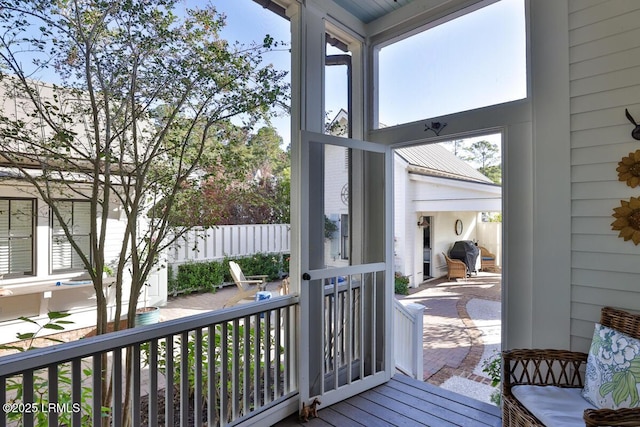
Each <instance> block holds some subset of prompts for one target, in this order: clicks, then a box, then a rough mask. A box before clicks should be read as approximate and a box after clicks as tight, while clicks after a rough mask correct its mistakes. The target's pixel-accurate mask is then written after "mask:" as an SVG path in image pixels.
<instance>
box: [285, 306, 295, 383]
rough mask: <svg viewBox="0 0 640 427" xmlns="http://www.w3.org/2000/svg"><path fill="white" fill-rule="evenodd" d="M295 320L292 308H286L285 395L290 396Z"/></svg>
mask: <svg viewBox="0 0 640 427" xmlns="http://www.w3.org/2000/svg"><path fill="white" fill-rule="evenodd" d="M292 318H295V316H291V309H290V307H285V309H284V324H283V330H284V394H288V393H289V392H290V391H291V388H292V384H291V378H292V375H293V372H292V371H291V364H292V361H293V358H292V357H291V356H292V351H293V348H292V347H291V319H292Z"/></svg>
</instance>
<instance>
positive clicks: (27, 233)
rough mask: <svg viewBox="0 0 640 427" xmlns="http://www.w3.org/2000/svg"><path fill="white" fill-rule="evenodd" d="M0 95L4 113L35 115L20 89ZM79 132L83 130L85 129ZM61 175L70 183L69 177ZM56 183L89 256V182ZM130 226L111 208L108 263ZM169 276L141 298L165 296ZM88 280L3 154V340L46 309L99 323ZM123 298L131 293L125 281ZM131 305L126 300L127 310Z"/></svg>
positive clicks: (34, 168) (77, 321)
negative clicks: (27, 111) (31, 112)
mask: <svg viewBox="0 0 640 427" xmlns="http://www.w3.org/2000/svg"><path fill="white" fill-rule="evenodd" d="M39 88H40V93H39V96H40V97H43V98H52V96H53V92H52V88H51V87H50V86H48V85H45V84H42V85H40V86H39ZM0 100H1V102H2V103H1V104H0V105H2V109H3V115H5V116H8V117H18V118H21V119H23V120H30V119H29V118H28V117H29V116H28V115H27V113H26V111H25V107H24V105H23V102H24V101H25V100H24V99H23V98H22V97H21V96H20V94H8V93H6V92H5V86H4V85H2V86H0ZM78 134H79V135H82V132H81V131H80V129H78ZM4 147H5V148H6V147H7V145H5V146H4ZM20 149H21V148H20V147H17V150H18V151H19V150H20ZM22 149H24V150H28V148H24V147H23V148H22ZM20 152H25V151H20ZM27 166H28V167H27V168H26V172H24V173H29V174H31V175H32V176H37V175H38V174H41V173H42V171H41V169H39V167H38V165H37V164H32V165H27ZM60 173H61V174H64V175H65V176H66V179H69V180H71V182H73V178H72V177H73V175H72V174H69V173H65V172H64V171H62V172H60ZM56 185H57V187H56ZM51 187H52V188H53V189H54V190H53V191H54V192H57V193H59V198H58V202H59V203H58V208H59V209H60V211H61V213H62V215H63V217H64V221H65V222H66V223H67V224H69V225H71V232H72V233H73V234H74V236H75V239H74V240H75V241H76V242H77V243H79V245H80V247H81V250H82V251H83V253H84V254H85V255H88V256H89V257H91V256H92V254H91V242H92V239H94V238H95V236H93V235H91V233H90V224H91V221H93V218H91V212H90V209H91V204H90V202H89V201H88V200H87V199H86V198H83V192H84V193H85V194H89V192H90V184H89V183H87V182H86V180H85V179H84V178H83V177H82V176H80V175H78V179H77V182H76V183H75V184H73V186H72V187H73V191H69V187H65V186H63V185H58V184H56V183H55V182H52V183H51ZM113 202H114V203H112V206H117V205H118V204H117V201H116V200H114V201H113ZM98 215H100V212H98ZM125 226H126V221H125V219H124V216H123V215H121V214H120V212H119V210H117V209H114V210H113V211H111V212H110V213H109V217H108V220H107V229H108V230H109V232H108V234H107V236H108V239H109V240H108V241H107V245H106V247H107V251H106V253H105V254H104V255H105V260H106V262H107V264H110V265H114V264H115V263H116V260H117V259H118V256H119V250H120V247H121V243H122V236H123V235H124V228H125ZM110 242H112V244H110ZM165 276H166V273H164V274H163V272H161V271H160V272H157V273H155V274H152V275H151V276H150V278H149V283H150V285H151V286H149V287H148V289H145V290H146V295H144V296H143V298H146V299H147V303H148V304H151V305H154V304H162V303H163V302H164V301H166V278H165ZM87 279H88V274H87V273H86V270H85V268H84V265H83V264H82V261H81V259H80V257H79V256H78V254H77V253H76V251H75V250H74V249H73V248H72V246H71V243H70V242H69V240H68V239H67V237H66V235H65V233H64V231H63V229H62V227H61V225H60V222H59V221H58V219H57V218H56V217H55V215H53V213H52V211H51V209H50V208H49V206H48V205H47V204H46V203H45V202H44V200H43V199H42V197H40V195H39V194H38V192H37V191H36V190H35V188H34V187H33V186H31V185H30V184H29V183H28V182H27V180H26V179H25V177H24V175H23V172H20V171H19V170H18V169H17V168H15V167H12V165H11V163H9V161H7V160H6V159H3V158H1V157H0V292H2V293H3V295H4V296H0V331H1V332H0V342H1V343H6V342H11V341H15V339H16V333H17V332H25V325H24V322H23V321H22V320H18V317H20V316H24V317H30V318H32V319H34V320H36V321H40V320H43V319H46V318H47V316H46V315H47V312H48V311H68V312H69V313H71V314H72V316H71V317H70V318H69V320H71V321H73V322H74V324H73V325H70V328H79V327H87V326H93V325H95V321H96V312H95V306H96V296H95V291H94V289H93V283H92V282H91V281H90V280H87ZM112 280H113V279H107V280H106V285H105V289H106V295H107V300H108V307H109V310H110V316H113V314H114V310H115V291H114V289H112V288H111V287H109V286H108V284H109V283H110V282H111V281H112ZM125 281H126V275H125ZM124 295H128V284H127V283H126V282H125V287H124ZM127 303H128V301H126V300H125V301H123V306H124V307H125V308H126V304H127ZM49 332H55V331H49Z"/></svg>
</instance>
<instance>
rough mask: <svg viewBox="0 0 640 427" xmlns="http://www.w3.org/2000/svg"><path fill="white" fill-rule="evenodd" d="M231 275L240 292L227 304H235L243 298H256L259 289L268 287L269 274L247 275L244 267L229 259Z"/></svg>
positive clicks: (262, 289)
mask: <svg viewBox="0 0 640 427" xmlns="http://www.w3.org/2000/svg"><path fill="white" fill-rule="evenodd" d="M229 270H230V272H231V277H232V278H233V281H234V282H235V283H236V286H237V287H238V293H237V294H236V295H234V296H233V297H232V298H231V299H230V300H229V301H227V303H226V304H225V307H226V306H230V305H234V304H237V303H238V302H240V301H241V300H252V301H253V300H254V299H255V295H256V293H257V292H258V291H264V290H265V289H266V287H267V277H268V276H267V275H254V276H245V275H244V273H243V272H242V269H241V268H240V266H239V265H238V263H237V262H235V261H229Z"/></svg>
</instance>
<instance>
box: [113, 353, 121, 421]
mask: <svg viewBox="0 0 640 427" xmlns="http://www.w3.org/2000/svg"><path fill="white" fill-rule="evenodd" d="M112 359H113V360H112V363H113V367H112V368H111V372H112V374H113V375H112V379H111V380H112V381H113V398H112V399H113V402H112V404H111V406H112V408H113V414H112V417H111V422H112V425H113V426H114V427H120V426H121V425H122V349H120V348H116V349H114V350H113V353H112Z"/></svg>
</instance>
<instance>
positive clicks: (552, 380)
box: [502, 307, 640, 427]
mask: <svg viewBox="0 0 640 427" xmlns="http://www.w3.org/2000/svg"><path fill="white" fill-rule="evenodd" d="M600 323H601V324H602V325H604V326H608V327H610V328H612V329H615V330H617V331H620V332H623V333H625V334H627V335H630V336H633V337H636V338H640V315H638V314H631V313H628V312H626V311H623V310H619V309H615V308H611V307H604V308H603V309H602V313H601V317H600ZM587 357H588V355H587V354H586V353H579V352H571V351H562V350H507V351H504V352H503V353H502V358H503V364H502V366H503V368H502V369H503V370H504V375H503V384H502V425H503V426H504V427H532V426H533V427H544V424H542V423H541V422H540V421H539V420H538V419H537V418H536V417H535V416H533V414H531V413H530V412H529V411H528V410H527V409H526V408H525V407H524V406H522V405H521V404H520V402H519V401H518V400H517V399H516V398H515V397H514V396H513V394H512V392H511V388H512V387H514V386H517V385H540V386H545V385H553V386H558V387H579V388H582V387H583V386H584V376H583V375H584V370H585V366H586V363H587ZM558 404H561V402H559V403H558ZM584 420H585V426H587V427H597V426H638V425H640V421H639V420H640V408H634V409H617V410H613V409H587V410H586V411H584Z"/></svg>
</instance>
